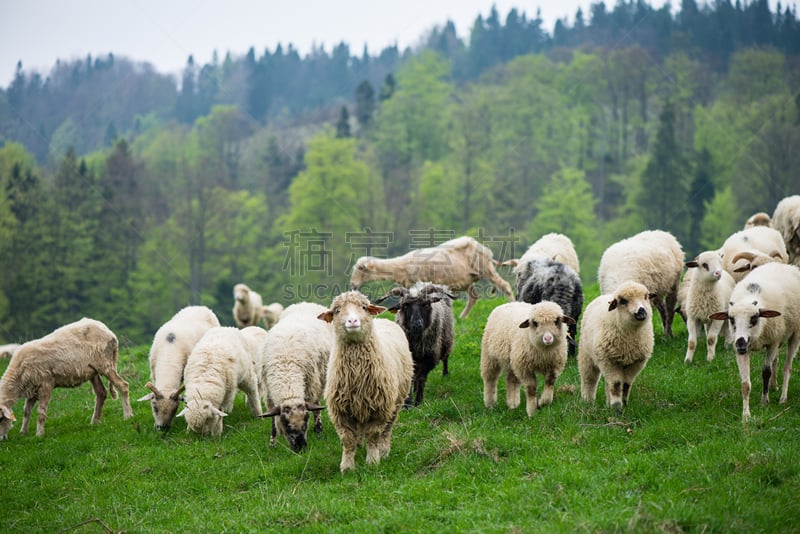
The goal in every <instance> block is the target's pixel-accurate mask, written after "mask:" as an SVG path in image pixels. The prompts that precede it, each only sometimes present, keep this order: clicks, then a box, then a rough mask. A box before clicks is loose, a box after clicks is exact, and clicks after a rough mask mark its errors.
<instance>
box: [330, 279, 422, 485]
mask: <svg viewBox="0 0 800 534" xmlns="http://www.w3.org/2000/svg"><path fill="white" fill-rule="evenodd" d="M385 310H386V308H384V307H383V306H376V305H374V304H370V302H369V300H368V299H367V297H365V296H364V295H362V294H361V293H359V292H358V291H349V292H346V293H342V294H340V295H338V296H337V297H336V298H334V299H333V302H332V303H331V307H330V309H328V310H326V311H325V312H324V313H322V314H320V316H319V318H320V319H322V320H324V321H326V322H329V323H332V324H333V332H334V340H335V341H334V344H333V350H332V352H331V357H330V360H329V361H328V371H327V375H328V376H327V380H326V383H325V399H326V401H327V408H328V415H329V416H330V418H331V422H332V423H333V426H334V428H335V429H336V433H337V434H338V435H339V439H340V440H341V442H342V461H341V463H340V464H339V468H340V469H341V471H342V472H343V473H344V472H345V471H347V470H350V469H354V468H355V450H356V446H357V445H358V444H359V443H361V442H363V441H366V444H367V459H366V461H367V463H368V464H377V463H380V459H381V457H385V456H386V455H388V454H389V450H390V448H391V438H392V426H393V425H394V423H395V421H396V420H397V415H398V413H399V412H400V409H401V407H402V406H403V401H404V400H405V399H406V397H408V395H409V392H410V390H411V377H412V374H413V372H414V363H413V360H412V359H411V351H410V349H409V348H408V341H407V340H406V335H405V333H404V332H403V329H402V328H401V327H400V326H399V325H397V324H396V323H394V322H392V321H389V320H387V319H373V318H372V316H373V315H378V314H380V313H382V312H383V311H385Z"/></svg>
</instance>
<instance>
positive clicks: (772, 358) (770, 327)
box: [711, 263, 800, 423]
mask: <svg viewBox="0 0 800 534" xmlns="http://www.w3.org/2000/svg"><path fill="white" fill-rule="evenodd" d="M711 319H713V320H716V321H723V320H727V321H729V322H730V325H731V326H732V328H733V338H734V348H735V350H736V364H737V367H738V368H739V378H740V379H741V383H742V421H743V422H745V423H746V422H747V421H748V420H749V419H750V353H751V352H754V351H758V350H761V349H762V348H763V349H766V355H765V357H764V366H763V368H762V371H761V376H762V379H763V388H762V393H761V405H762V406H765V405H767V404H768V403H769V386H770V383H771V382H775V378H774V377H775V374H776V373H775V370H776V367H777V359H778V351H779V349H780V346H781V344H782V343H783V342H787V347H786V360H785V361H784V365H783V385H782V386H781V395H780V400H779V402H780V403H781V404H783V403H785V402H786V398H787V393H788V390H789V375H790V374H791V371H792V360H793V359H794V357H795V355H796V354H797V349H798V346H800V269H798V268H797V267H796V266H794V265H785V264H782V263H768V264H766V265H762V266H761V267H759V268H758V269H755V270H753V271H751V272H750V273H748V274H747V276H745V277H744V278H743V279H742V280H741V281H740V282H739V283H737V284H736V286H735V287H734V288H733V292H732V293H731V296H730V301H729V303H728V309H727V311H718V312H716V313H713V314H711ZM776 385H777V384H776Z"/></svg>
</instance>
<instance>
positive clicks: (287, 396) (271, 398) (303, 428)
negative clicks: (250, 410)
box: [258, 302, 333, 452]
mask: <svg viewBox="0 0 800 534" xmlns="http://www.w3.org/2000/svg"><path fill="white" fill-rule="evenodd" d="M326 310H327V308H325V306H322V305H320V304H313V303H311V302H300V303H297V304H292V305H291V306H289V307H288V308H286V309H285V310H284V311H283V313H282V314H281V320H280V321H279V322H278V324H276V325H275V326H274V327H273V328H272V329H270V331H269V332H268V333H267V336H266V339H265V341H264V344H263V345H262V346H261V349H260V350H259V360H258V361H259V365H258V366H259V376H260V377H261V378H260V379H261V382H260V386H259V387H260V390H261V396H262V398H263V399H264V400H265V402H266V405H267V412H266V413H264V414H263V417H271V418H272V431H271V435H270V445H273V446H274V445H275V439H276V438H277V433H278V432H279V431H280V433H281V434H282V435H283V436H284V437H285V438H286V441H287V442H288V443H289V446H290V447H291V448H292V450H293V451H295V452H300V451H302V450H303V449H304V448H305V447H306V445H307V443H308V442H307V439H306V436H307V434H308V418H309V414H310V413H313V414H314V431H315V432H316V433H318V434H319V433H320V432H322V421H321V419H320V415H319V412H320V410H322V409H323V407H322V406H320V404H319V402H320V399H321V398H322V393H323V391H324V390H325V373H326V371H327V366H328V358H329V357H330V353H331V347H332V346H333V328H332V327H331V325H329V324H327V323H324V322H322V321H318V320H317V317H318V316H319V315H320V314H322V313H324V312H325V311H326Z"/></svg>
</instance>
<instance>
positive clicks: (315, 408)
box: [306, 402, 325, 412]
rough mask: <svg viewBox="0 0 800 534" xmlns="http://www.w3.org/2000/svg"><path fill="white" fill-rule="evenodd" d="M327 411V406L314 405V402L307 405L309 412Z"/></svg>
mask: <svg viewBox="0 0 800 534" xmlns="http://www.w3.org/2000/svg"><path fill="white" fill-rule="evenodd" d="M324 409H325V406H320V405H319V404H314V403H313V402H307V403H306V410H308V411H309V412H321V411H322V410H324Z"/></svg>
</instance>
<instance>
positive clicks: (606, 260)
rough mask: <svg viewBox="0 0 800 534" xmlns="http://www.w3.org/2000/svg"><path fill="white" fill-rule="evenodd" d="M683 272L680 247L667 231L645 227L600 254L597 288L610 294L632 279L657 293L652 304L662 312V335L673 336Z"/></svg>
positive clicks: (660, 313)
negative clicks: (644, 229)
mask: <svg viewBox="0 0 800 534" xmlns="http://www.w3.org/2000/svg"><path fill="white" fill-rule="evenodd" d="M682 272H683V249H682V248H681V245H680V243H678V240H677V239H675V237H674V236H673V235H672V234H670V233H669V232H664V231H662V230H647V231H644V232H640V233H638V234H636V235H634V236H631V237H629V238H627V239H623V240H622V241H618V242H616V243H614V244H613V245H611V246H610V247H608V248H607V249H606V250H605V252H603V256H602V257H601V258H600V267H599V269H598V276H597V277H598V281H599V282H600V292H601V293H603V294H611V293H613V292H614V290H615V289H616V288H617V287H618V286H619V285H620V284H622V283H623V282H625V281H627V280H634V281H636V282H639V283H640V284H642V285H644V286H645V287H646V288H647V289H648V290H649V291H650V292H652V293H655V294H656V295H657V296H656V297H654V298H653V301H652V303H653V306H655V308H656V309H657V310H658V313H659V315H660V316H661V324H662V326H663V330H664V335H665V336H667V337H672V318H673V317H674V315H675V305H676V303H677V301H678V287H679V285H680V282H681V273H682Z"/></svg>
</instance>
